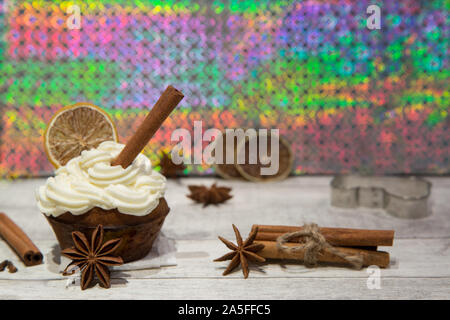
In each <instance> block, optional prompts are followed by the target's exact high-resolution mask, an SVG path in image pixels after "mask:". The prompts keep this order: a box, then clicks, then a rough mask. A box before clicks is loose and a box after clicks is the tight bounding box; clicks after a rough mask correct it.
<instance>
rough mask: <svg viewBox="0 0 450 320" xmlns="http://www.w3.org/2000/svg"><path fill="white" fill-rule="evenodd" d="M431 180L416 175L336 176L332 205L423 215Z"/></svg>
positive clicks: (403, 214) (411, 216)
mask: <svg viewBox="0 0 450 320" xmlns="http://www.w3.org/2000/svg"><path fill="white" fill-rule="evenodd" d="M430 192H431V183H430V182H428V181H426V180H424V179H421V178H416V177H376V176H356V175H350V176H336V177H334V178H333V180H332V181H331V205H333V206H336V207H341V208H356V207H358V206H361V207H367V208H384V209H385V210H386V211H387V212H388V213H389V214H391V215H393V216H396V217H399V218H423V217H426V216H428V215H429V214H430V213H431V212H429V210H428V203H427V202H428V197H429V195H430Z"/></svg>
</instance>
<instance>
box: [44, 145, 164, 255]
mask: <svg viewBox="0 0 450 320" xmlns="http://www.w3.org/2000/svg"><path fill="white" fill-rule="evenodd" d="M124 147H125V146H124V145H123V144H119V143H117V142H114V141H105V142H103V143H101V144H100V145H99V146H98V147H97V148H95V149H91V150H85V151H83V152H82V153H81V155H80V156H78V157H75V158H73V159H71V160H70V161H69V162H68V163H67V164H66V165H64V166H62V167H60V168H58V169H57V170H56V171H55V176H54V177H50V178H48V179H47V182H46V183H45V185H43V186H41V187H40V188H39V189H38V191H37V195H36V198H37V205H38V207H39V210H40V211H41V212H42V213H43V214H44V215H45V216H46V218H47V220H48V221H49V223H50V225H51V226H52V228H53V231H54V232H55V235H56V237H57V239H58V241H59V244H60V246H61V248H62V249H65V248H68V247H71V246H72V245H73V243H72V238H71V233H72V231H81V232H83V233H86V232H87V233H91V232H92V231H93V230H94V229H95V228H96V227H97V225H99V224H101V225H103V227H104V230H105V239H106V240H109V239H113V238H122V246H121V248H119V249H118V251H117V254H118V255H120V256H121V257H122V259H123V260H124V261H125V262H130V261H134V260H138V259H140V258H142V257H144V256H146V255H147V254H148V253H149V251H150V249H151V247H152V243H153V241H154V240H155V238H156V236H157V234H158V232H159V230H160V229H161V226H162V224H163V222H164V219H165V217H166V215H167V214H168V213H169V207H168V206H167V202H166V200H165V199H164V192H165V190H166V179H165V177H164V176H163V175H161V174H160V173H158V172H156V171H155V170H153V169H152V166H151V162H150V160H149V159H148V158H147V157H145V156H144V155H143V154H139V155H138V156H137V157H136V159H135V160H134V161H133V162H132V164H131V165H130V166H128V167H127V168H125V169H124V168H122V167H121V166H112V165H111V162H112V160H113V159H115V158H116V157H117V156H118V155H119V154H120V152H121V151H122V150H123V148H124Z"/></svg>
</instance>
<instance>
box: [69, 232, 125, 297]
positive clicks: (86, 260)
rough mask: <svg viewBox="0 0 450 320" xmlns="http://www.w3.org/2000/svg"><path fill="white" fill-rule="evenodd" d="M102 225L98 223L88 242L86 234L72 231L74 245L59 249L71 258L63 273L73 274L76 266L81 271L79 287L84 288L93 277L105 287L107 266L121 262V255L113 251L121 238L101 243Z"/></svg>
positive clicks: (106, 284) (108, 274) (108, 285)
mask: <svg viewBox="0 0 450 320" xmlns="http://www.w3.org/2000/svg"><path fill="white" fill-rule="evenodd" d="M103 237H104V233H103V226H102V225H98V226H97V228H96V229H95V230H94V232H93V233H92V237H91V241H90V242H89V241H88V240H87V238H86V236H85V235H84V234H83V233H81V232H79V231H74V232H72V239H73V243H74V245H75V246H74V247H72V248H68V249H64V250H62V251H61V253H62V254H63V255H65V256H66V257H68V258H69V259H71V260H72V262H71V263H70V264H69V265H68V266H67V267H66V269H65V270H64V273H63V275H65V276H67V275H71V274H74V272H75V271H76V269H77V268H79V269H80V271H81V283H80V285H81V289H82V290H84V289H86V288H87V287H88V286H89V284H90V283H91V282H92V280H93V278H94V272H95V274H96V275H97V278H98V279H99V280H100V282H101V283H102V284H103V286H105V287H106V288H109V287H110V286H111V284H110V279H111V278H110V272H109V268H108V267H109V266H119V265H121V264H123V260H122V258H121V257H118V256H114V255H113V252H114V251H116V250H117V248H118V247H119V246H120V243H121V239H113V240H109V241H107V242H105V243H103Z"/></svg>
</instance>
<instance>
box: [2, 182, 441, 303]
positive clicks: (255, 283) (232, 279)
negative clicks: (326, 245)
mask: <svg viewBox="0 0 450 320" xmlns="http://www.w3.org/2000/svg"><path fill="white" fill-rule="evenodd" d="M428 179H429V180H430V181H431V182H432V184H433V187H432V194H431V198H430V204H431V209H432V215H431V216H429V217H427V218H424V219H419V220H405V219H398V218H394V217H392V216H390V215H389V214H387V213H385V212H384V211H383V210H380V209H364V208H359V209H348V210H346V209H338V208H334V207H331V206H330V201H329V195H330V189H329V182H330V181H331V177H295V178H290V179H287V180H285V181H282V182H279V183H269V184H252V183H246V182H238V181H232V182H230V181H224V180H217V179H212V178H189V179H181V180H179V181H169V186H168V191H167V194H166V198H167V201H168V203H169V206H170V207H171V212H170V214H169V216H168V218H167V219H166V222H165V224H164V227H163V232H164V234H165V235H166V236H168V237H169V238H172V239H174V240H175V242H176V248H177V253H176V256H177V264H178V265H177V266H176V267H167V268H160V269H151V270H140V271H132V272H131V271H127V272H121V273H113V278H114V281H113V288H112V289H109V290H105V289H103V288H99V287H98V286H97V287H95V288H92V289H90V290H87V291H84V292H81V291H80V290H79V288H77V287H69V288H65V283H66V281H67V280H66V279H65V278H64V277H62V276H60V275H59V274H57V273H56V272H55V270H49V267H48V266H49V265H48V264H46V265H41V266H37V267H30V268H25V267H24V266H23V265H22V264H21V263H20V262H19V261H17V258H16V257H15V255H14V254H13V253H12V252H11V250H10V248H9V247H8V246H7V245H6V244H5V243H4V242H3V241H0V259H4V258H8V259H11V258H12V259H13V260H15V263H16V264H17V266H18V267H19V272H18V273H16V274H9V273H6V272H2V273H0V298H24V299H25V298H31V299H40V298H49V299H73V298H82V299H83V298H89V299H92V298H108V299H109V298H112V299H126V298H130V299H141V298H142V299H183V298H184V299H186V298H192V299H203V298H212V299H227V298H239V299H242V298H255V299H282V298H290V299H302V298H304V299H316V298H319V299H320V298H325V299H327V298H338V299H339V298H357V299H358V298H386V299H387V298H393V299H397V298H398V299H400V298H402V299H423V298H436V299H437V298H444V299H448V298H450V249H449V248H450V237H449V236H450V232H449V231H450V219H449V218H450V205H449V203H448V201H447V199H448V196H449V195H450V178H428ZM214 181H217V182H219V184H221V185H226V186H231V187H232V188H233V191H232V194H233V196H234V197H233V199H231V200H230V201H229V203H227V204H224V205H222V206H218V207H214V206H211V207H207V208H205V209H203V208H202V207H201V206H199V205H197V204H194V203H193V202H192V201H191V200H190V199H188V198H186V196H185V195H186V194H187V193H188V191H187V185H188V184H208V185H209V184H211V183H212V182H214ZM44 182H45V180H43V179H31V180H19V181H14V182H11V181H1V182H0V211H3V212H6V213H7V214H8V215H9V216H10V217H11V218H12V219H13V220H14V221H15V222H16V223H17V224H18V225H20V226H21V227H22V228H23V229H24V230H25V231H26V232H27V234H28V235H29V236H30V237H31V238H32V240H33V241H35V242H36V244H37V245H38V247H39V248H40V249H41V250H42V251H43V252H44V254H47V253H48V252H49V251H51V250H52V249H53V247H54V246H55V244H56V241H55V238H54V236H53V233H52V231H51V229H50V227H49V226H48V224H47V222H46V220H45V218H44V217H43V216H42V215H41V214H40V213H39V212H38V209H37V207H36V205H35V198H34V192H35V189H36V188H37V187H38V186H39V185H41V184H43V183H44ZM305 222H315V223H318V224H319V225H321V226H326V227H347V228H365V229H394V230H395V231H396V234H395V240H394V246H393V247H381V248H380V249H381V250H386V251H388V252H390V253H391V258H392V264H391V266H390V268H388V269H382V270H381V274H380V275H381V289H380V290H369V289H368V288H367V285H366V282H367V278H368V276H369V274H368V273H367V270H365V269H364V270H361V271H355V270H348V269H345V268H337V267H330V266H327V267H320V268H316V269H308V268H305V267H304V266H303V265H301V264H292V263H285V264H278V263H266V264H263V265H261V266H258V267H254V268H253V269H252V270H251V273H250V278H249V279H247V280H244V279H242V273H241V272H240V271H237V272H235V273H233V274H231V275H229V276H227V277H222V276H221V273H222V272H223V270H224V268H225V267H226V262H224V263H214V262H212V260H213V259H214V258H216V257H218V256H220V255H222V254H224V253H225V252H227V250H228V249H227V248H226V247H225V246H224V245H223V244H222V243H221V242H220V241H218V240H217V235H222V236H224V237H226V238H228V239H231V240H234V234H233V231H232V228H231V223H235V224H236V225H237V226H238V227H239V228H240V230H241V232H242V234H243V235H246V234H248V232H249V231H250V229H251V226H252V225H253V224H285V225H295V224H303V223H305ZM47 257H48V256H47Z"/></svg>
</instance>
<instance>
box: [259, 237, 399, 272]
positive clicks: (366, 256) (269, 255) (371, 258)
mask: <svg viewBox="0 0 450 320" xmlns="http://www.w3.org/2000/svg"><path fill="white" fill-rule="evenodd" d="M254 243H261V244H263V245H264V249H262V250H261V251H258V255H259V256H261V257H263V258H266V259H282V260H303V258H304V251H298V252H295V253H287V252H285V251H282V250H279V249H278V248H277V244H276V242H275V241H260V240H258V241H255V242H254ZM285 245H286V246H290V247H295V246H298V243H297V244H296V243H285ZM335 248H336V249H338V250H340V251H342V252H343V253H346V254H349V255H360V256H361V257H362V258H363V266H364V267H367V266H371V265H376V266H379V267H380V268H386V267H387V266H389V261H390V259H389V253H387V252H383V251H371V250H364V249H357V248H345V247H335ZM318 261H319V262H324V263H335V264H343V265H344V264H347V262H346V261H345V260H344V259H342V258H340V257H338V256H336V255H334V254H332V253H330V252H328V251H327V250H326V249H325V250H324V252H322V253H321V254H320V255H319V256H318Z"/></svg>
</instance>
